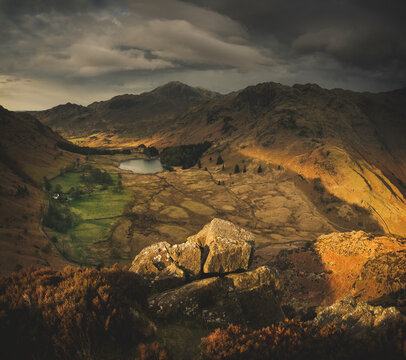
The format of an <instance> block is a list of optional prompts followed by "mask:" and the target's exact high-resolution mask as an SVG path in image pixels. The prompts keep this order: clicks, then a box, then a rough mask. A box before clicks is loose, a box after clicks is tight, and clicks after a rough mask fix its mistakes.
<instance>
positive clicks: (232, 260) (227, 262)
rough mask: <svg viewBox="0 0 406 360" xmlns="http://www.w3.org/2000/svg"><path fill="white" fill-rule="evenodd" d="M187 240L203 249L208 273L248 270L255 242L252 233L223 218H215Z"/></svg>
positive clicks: (204, 269) (205, 269)
mask: <svg viewBox="0 0 406 360" xmlns="http://www.w3.org/2000/svg"><path fill="white" fill-rule="evenodd" d="M187 241H188V242H189V243H195V244H197V245H199V246H200V247H201V248H202V249H203V262H204V264H203V272H204V273H206V274H210V273H218V274H221V273H229V272H233V271H237V270H247V269H248V266H249V263H250V260H251V258H252V254H253V251H254V244H255V242H254V235H253V234H252V233H250V232H249V231H247V230H244V229H242V228H240V227H238V226H236V225H234V224H233V223H231V222H229V221H226V220H221V219H213V220H212V221H211V222H210V223H209V224H207V225H206V226H204V228H203V229H202V230H201V231H200V232H199V233H197V234H196V235H193V236H191V237H189V238H188V239H187Z"/></svg>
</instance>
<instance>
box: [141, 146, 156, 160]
mask: <svg viewBox="0 0 406 360" xmlns="http://www.w3.org/2000/svg"><path fill="white" fill-rule="evenodd" d="M142 145H143V144H142ZM140 146H141V145H140ZM142 152H143V154H144V155H147V156H148V157H155V156H158V155H159V151H158V149H157V148H156V147H154V146H148V147H146V146H145V145H144V150H143V151H142Z"/></svg>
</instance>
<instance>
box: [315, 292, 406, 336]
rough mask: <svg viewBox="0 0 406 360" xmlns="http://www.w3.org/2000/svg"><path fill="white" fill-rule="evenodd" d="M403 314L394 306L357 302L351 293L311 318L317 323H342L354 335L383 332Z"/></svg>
mask: <svg viewBox="0 0 406 360" xmlns="http://www.w3.org/2000/svg"><path fill="white" fill-rule="evenodd" d="M402 318H403V316H402V315H401V313H400V312H399V310H397V309H396V308H395V307H389V308H383V307H382V306H372V305H368V304H367V303H366V302H359V303H357V302H356V301H355V299H354V298H353V297H352V296H351V295H347V296H346V297H344V298H343V299H342V300H339V301H337V302H336V303H334V304H333V305H331V306H329V307H327V308H326V309H324V310H323V311H321V312H320V313H319V314H318V315H317V316H316V318H315V319H314V320H313V322H314V323H315V324H318V325H328V324H333V323H335V324H337V325H344V326H345V327H346V329H347V330H348V331H349V332H350V333H351V334H354V335H356V336H360V337H361V336H364V335H367V334H370V333H374V334H383V333H385V332H386V331H387V330H388V327H389V326H390V325H391V324H393V323H394V322H397V321H400V320H402Z"/></svg>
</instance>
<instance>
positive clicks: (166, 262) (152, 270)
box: [130, 242, 186, 287]
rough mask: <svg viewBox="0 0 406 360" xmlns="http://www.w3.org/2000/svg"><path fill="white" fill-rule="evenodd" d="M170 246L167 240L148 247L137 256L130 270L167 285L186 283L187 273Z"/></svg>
mask: <svg viewBox="0 0 406 360" xmlns="http://www.w3.org/2000/svg"><path fill="white" fill-rule="evenodd" d="M170 248H171V245H170V244H169V243H167V242H160V243H157V244H153V245H151V246H148V247H146V248H145V249H144V250H142V251H141V252H140V253H139V254H138V255H137V256H136V257H135V259H134V261H133V263H132V266H131V268H130V271H133V272H135V273H137V274H139V275H141V276H143V277H144V279H147V280H150V281H151V282H159V283H160V285H163V286H165V287H168V286H169V287H171V286H176V285H179V284H181V283H184V282H185V280H186V273H185V271H184V270H182V269H181V268H180V267H179V266H177V264H176V263H175V262H174V260H173V259H172V257H171V255H170V252H169V249H170Z"/></svg>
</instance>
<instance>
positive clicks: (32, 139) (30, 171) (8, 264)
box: [0, 106, 80, 273]
mask: <svg viewBox="0 0 406 360" xmlns="http://www.w3.org/2000/svg"><path fill="white" fill-rule="evenodd" d="M0 134H1V135H0V175H1V187H0V247H1V256H0V273H5V272H10V271H13V270H16V269H18V268H20V267H26V266H29V265H36V266H38V265H41V266H44V265H52V266H54V267H62V266H64V265H66V262H65V261H64V260H62V258H61V257H60V256H59V255H58V254H57V252H56V251H55V250H54V248H53V247H52V246H51V245H50V243H49V241H48V240H47V239H46V238H45V237H44V235H43V234H42V233H41V231H40V229H39V224H40V216H41V208H42V206H43V205H44V204H45V201H44V193H43V191H42V190H41V187H42V185H41V184H42V183H43V177H44V176H47V177H48V178H52V177H53V176H55V175H57V174H58V173H59V169H60V168H62V167H64V166H66V165H68V164H70V163H72V162H73V161H75V160H76V158H79V157H80V156H78V155H77V154H71V153H69V152H65V151H61V150H60V149H59V148H57V146H56V143H57V141H61V137H60V136H59V135H57V134H55V133H54V132H53V131H52V130H51V129H50V128H49V127H47V126H45V125H43V124H41V123H40V122H39V121H38V120H37V119H35V118H34V117H32V116H30V115H28V114H23V113H14V112H11V111H8V110H6V109H4V108H3V107H1V106H0Z"/></svg>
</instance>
